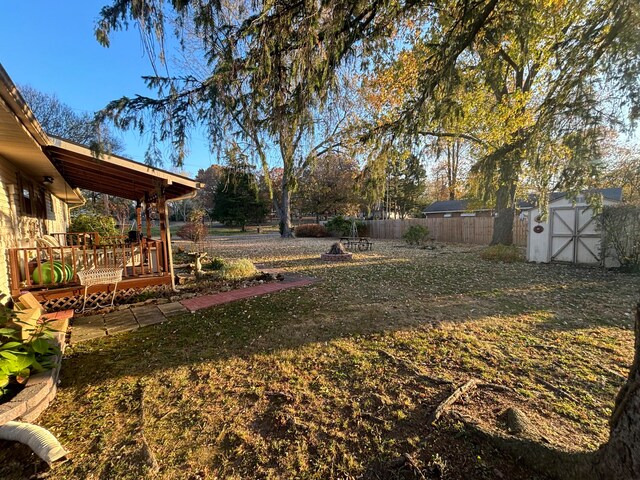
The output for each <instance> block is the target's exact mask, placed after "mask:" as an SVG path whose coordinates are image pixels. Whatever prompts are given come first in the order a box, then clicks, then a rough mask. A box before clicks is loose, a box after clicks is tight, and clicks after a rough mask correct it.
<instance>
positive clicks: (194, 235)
mask: <svg viewBox="0 0 640 480" xmlns="http://www.w3.org/2000/svg"><path fill="white" fill-rule="evenodd" d="M208 233H209V231H208V229H207V227H206V225H204V224H202V223H196V222H187V223H185V224H184V225H183V226H182V227H180V230H178V231H177V232H176V235H177V236H178V237H180V238H181V239H183V240H191V241H192V242H193V243H198V242H200V241H202V240H204V239H205V237H206V236H207V234H208Z"/></svg>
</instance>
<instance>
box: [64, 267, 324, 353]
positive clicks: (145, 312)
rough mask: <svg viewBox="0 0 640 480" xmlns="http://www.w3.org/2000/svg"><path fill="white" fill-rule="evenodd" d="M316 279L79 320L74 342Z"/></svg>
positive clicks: (287, 281) (297, 279)
mask: <svg viewBox="0 0 640 480" xmlns="http://www.w3.org/2000/svg"><path fill="white" fill-rule="evenodd" d="M315 281H316V279H314V278H310V277H285V279H284V280H283V281H281V282H273V283H265V284H262V285H256V286H254V287H247V288H240V289H237V290H231V291H229V292H222V293H216V294H213V295H203V296H200V297H195V298H190V299H187V300H182V301H181V302H173V303H164V304H161V305H145V306H143V307H134V308H130V309H126V310H116V311H113V312H110V313H106V314H99V315H91V316H89V317H77V318H74V319H73V322H72V324H73V326H72V328H71V340H70V343H71V344H72V345H75V344H77V343H80V342H86V341H87V340H93V339H94V338H100V337H105V336H109V335H116V334H118V333H122V332H129V331H131V330H137V329H138V328H141V327H146V326H147V325H153V324H156V323H162V322H164V321H166V320H167V319H168V318H169V317H172V316H174V315H180V314H184V313H188V312H191V313H193V312H196V311H197V310H202V309H203V308H209V307H213V306H215V305H222V304H224V303H229V302H234V301H236V300H242V299H245V298H252V297H257V296H260V295H267V294H269V293H274V292H279V291H281V290H288V289H290V288H298V287H303V286H306V285H311V284H312V283H314V282H315Z"/></svg>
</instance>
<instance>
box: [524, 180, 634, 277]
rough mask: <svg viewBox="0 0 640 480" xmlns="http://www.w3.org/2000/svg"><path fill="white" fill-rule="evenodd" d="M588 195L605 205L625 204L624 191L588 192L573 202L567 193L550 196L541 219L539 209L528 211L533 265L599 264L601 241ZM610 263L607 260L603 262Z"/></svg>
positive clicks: (529, 258)
mask: <svg viewBox="0 0 640 480" xmlns="http://www.w3.org/2000/svg"><path fill="white" fill-rule="evenodd" d="M589 195H601V196H602V198H601V200H602V204H603V205H615V204H617V203H619V202H621V201H622V189H621V188H603V189H596V190H588V191H585V192H583V193H582V194H581V195H578V197H577V198H575V199H571V198H569V197H568V196H567V194H566V193H561V192H554V193H552V194H551V195H550V199H549V206H548V213H547V215H546V217H544V218H542V215H541V212H540V209H539V208H537V207H535V208H533V209H531V210H530V212H529V232H528V237H527V238H528V241H527V260H529V261H531V262H542V263H547V262H568V263H578V264H586V265H597V264H600V263H601V262H602V261H603V259H601V258H600V240H601V233H600V232H599V231H598V228H597V224H596V221H595V218H596V216H595V215H594V212H593V209H592V208H591V206H590V205H589V203H588V196H589ZM604 261H605V263H608V262H607V260H606V259H605V260H604Z"/></svg>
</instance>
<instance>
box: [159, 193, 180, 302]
mask: <svg viewBox="0 0 640 480" xmlns="http://www.w3.org/2000/svg"><path fill="white" fill-rule="evenodd" d="M157 206H158V213H159V214H160V238H162V242H163V243H164V245H165V247H164V252H165V257H164V258H165V263H164V264H165V267H167V266H168V267H169V275H171V289H172V290H175V289H176V280H175V276H174V274H173V254H172V252H171V230H169V205H168V204H167V200H166V199H165V197H164V192H163V193H161V194H160V195H158V204H157Z"/></svg>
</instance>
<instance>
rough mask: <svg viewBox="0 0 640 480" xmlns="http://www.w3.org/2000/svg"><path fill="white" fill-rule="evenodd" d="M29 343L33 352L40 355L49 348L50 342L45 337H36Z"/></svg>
mask: <svg viewBox="0 0 640 480" xmlns="http://www.w3.org/2000/svg"><path fill="white" fill-rule="evenodd" d="M30 345H31V348H33V351H34V352H36V353H40V354H41V355H44V354H45V353H47V352H49V351H50V350H51V343H49V342H48V341H47V339H46V338H36V339H35V340H34V341H33V342H31V343H30Z"/></svg>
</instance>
